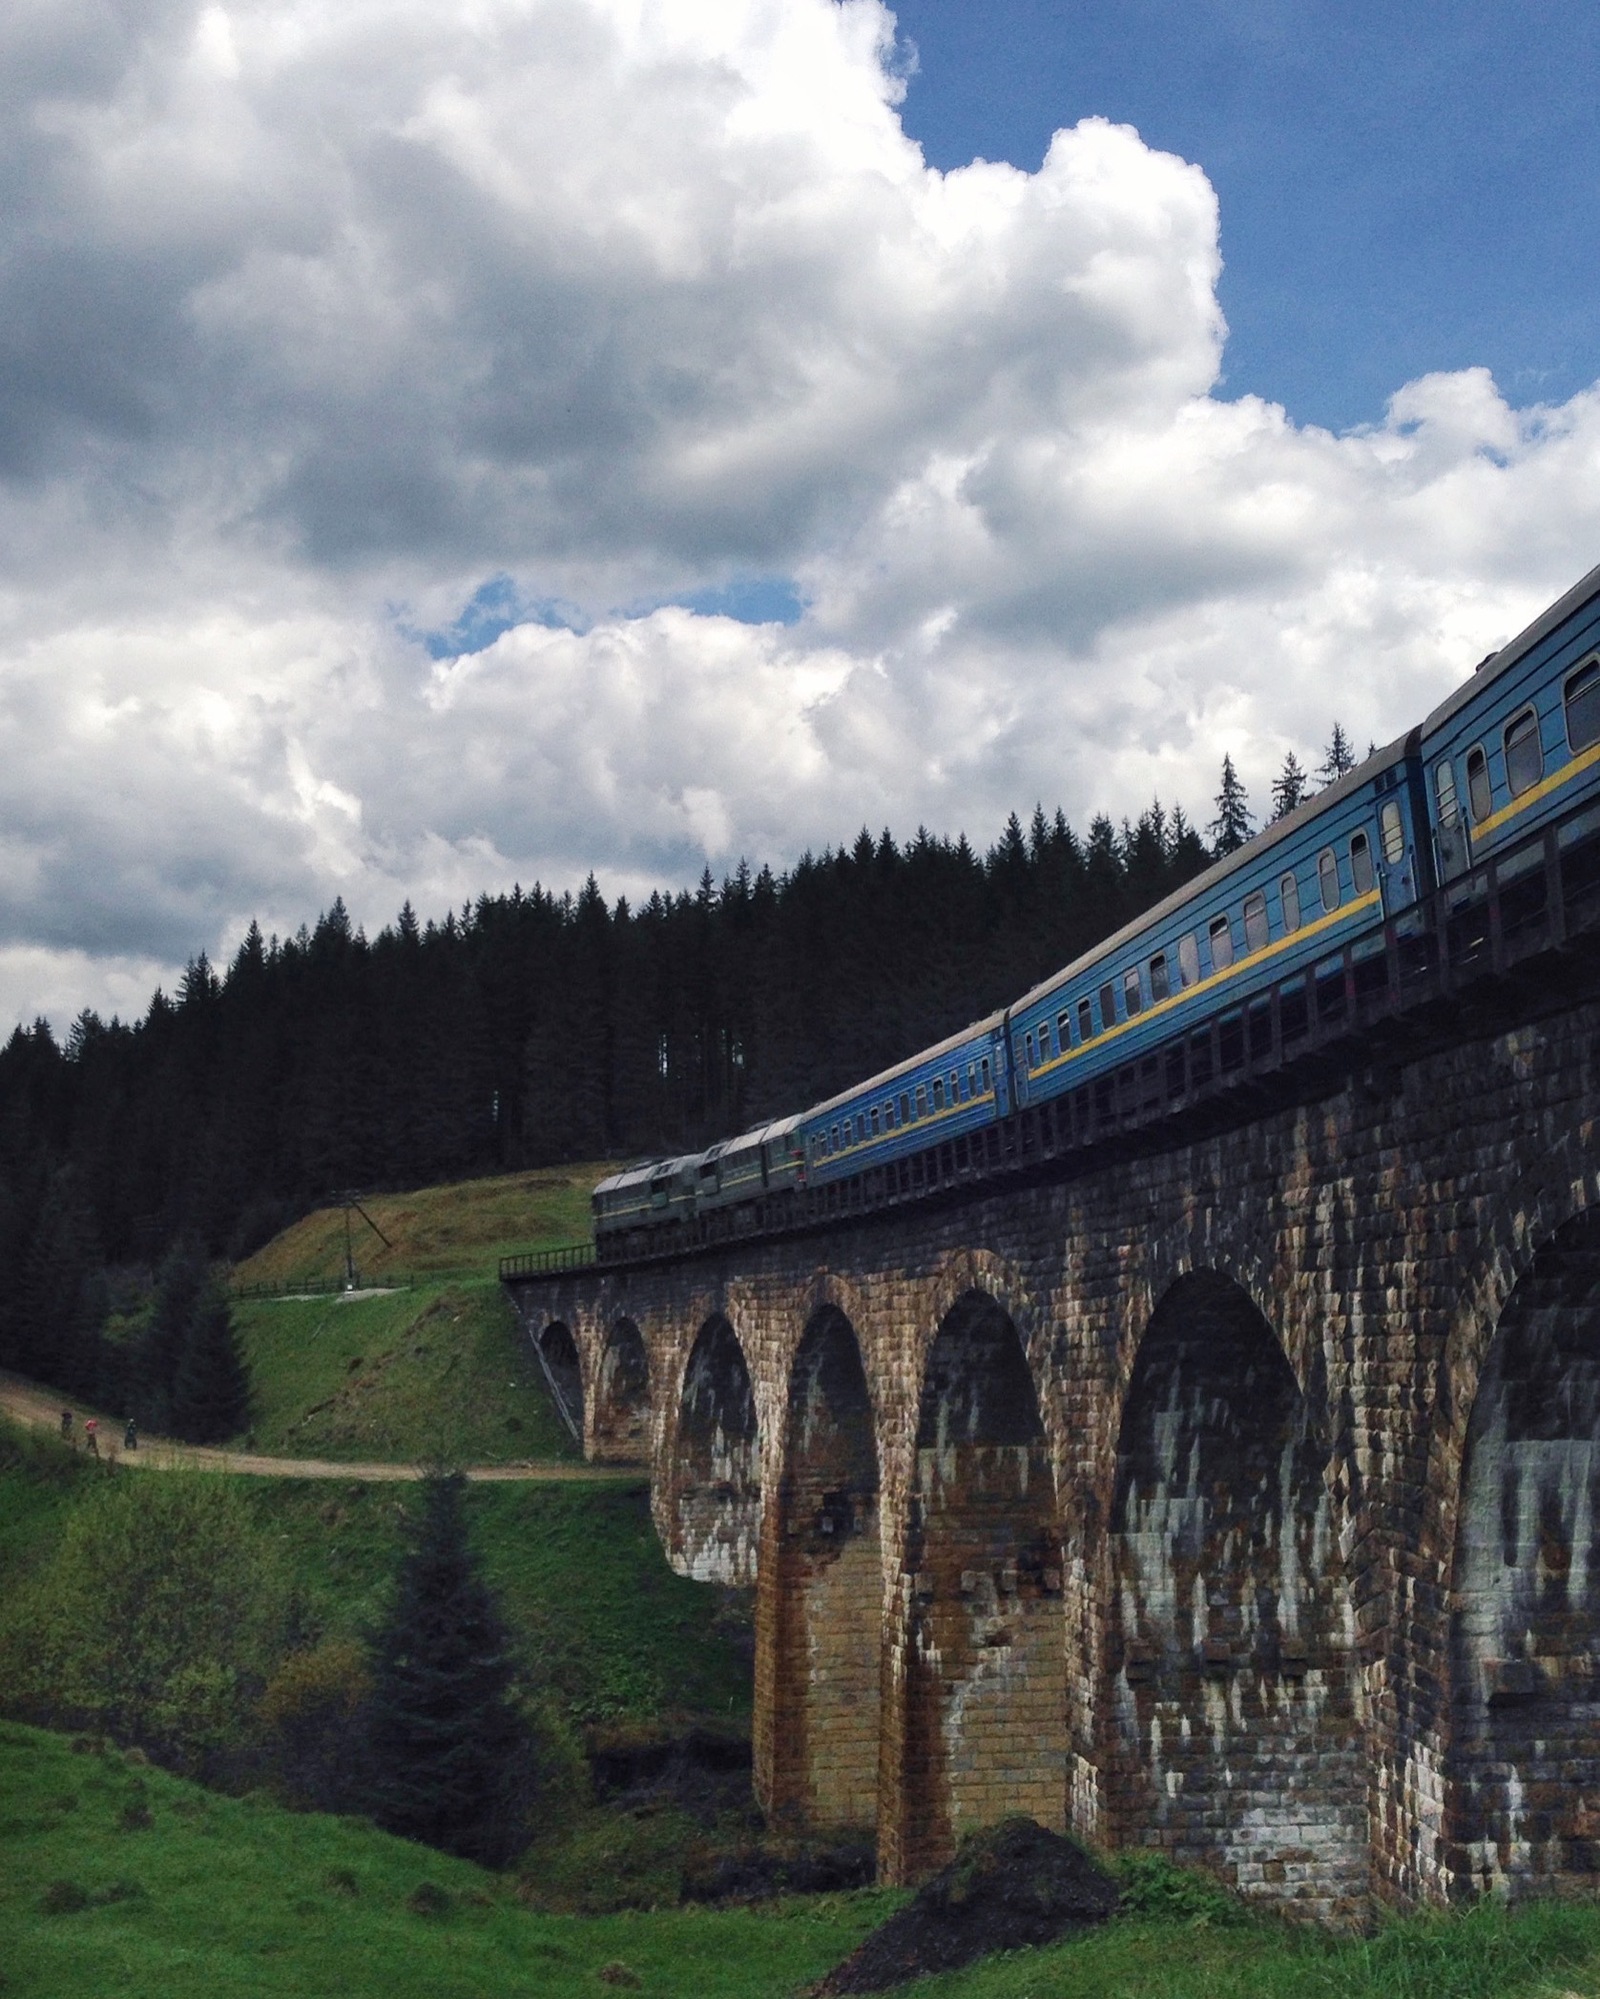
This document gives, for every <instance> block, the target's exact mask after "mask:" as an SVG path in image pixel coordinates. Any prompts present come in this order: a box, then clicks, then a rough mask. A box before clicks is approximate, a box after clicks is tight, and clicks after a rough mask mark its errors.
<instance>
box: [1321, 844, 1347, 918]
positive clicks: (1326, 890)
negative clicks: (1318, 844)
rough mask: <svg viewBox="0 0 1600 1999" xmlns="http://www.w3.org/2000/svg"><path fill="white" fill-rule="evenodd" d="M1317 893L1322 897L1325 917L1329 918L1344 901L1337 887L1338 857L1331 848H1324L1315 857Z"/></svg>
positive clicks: (1341, 891)
mask: <svg viewBox="0 0 1600 1999" xmlns="http://www.w3.org/2000/svg"><path fill="white" fill-rule="evenodd" d="M1317 892H1318V894H1319V895H1320V896H1321V897H1322V909H1323V914H1324V915H1325V916H1331V915H1332V914H1333V912H1334V911H1335V910H1336V909H1337V908H1338V907H1339V904H1340V903H1341V902H1342V901H1343V899H1344V891H1343V889H1342V888H1341V887H1340V885H1339V856H1338V855H1337V854H1336V853H1335V852H1334V851H1333V849H1332V848H1331V847H1324V848H1323V850H1322V852H1321V853H1320V854H1318V856H1317Z"/></svg>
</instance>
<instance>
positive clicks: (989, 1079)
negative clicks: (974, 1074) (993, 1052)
mask: <svg viewBox="0 0 1600 1999" xmlns="http://www.w3.org/2000/svg"><path fill="white" fill-rule="evenodd" d="M993 1088H994V1078H993V1076H991V1075H990V1073H989V1058H988V1056H987V1055H985V1056H984V1058H983V1094H984V1095H985V1096H988V1094H989V1092H990V1091H991V1090H992V1089H993Z"/></svg>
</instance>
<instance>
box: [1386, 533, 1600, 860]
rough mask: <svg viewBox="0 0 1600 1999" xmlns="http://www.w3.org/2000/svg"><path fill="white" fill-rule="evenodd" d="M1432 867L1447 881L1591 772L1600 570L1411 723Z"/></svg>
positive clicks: (1578, 791)
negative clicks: (1416, 731) (1417, 735)
mask: <svg viewBox="0 0 1600 1999" xmlns="http://www.w3.org/2000/svg"><path fill="white" fill-rule="evenodd" d="M1422 759H1423V764H1424V767H1425V783H1426V788H1427V797H1428V810H1429V817H1430V820H1431V822H1432V826H1433V835H1434V846H1435V853H1436V856H1437V865H1438V872H1439V877H1440V879H1441V880H1442V881H1444V882H1451V881H1454V880H1456V879H1457V878H1458V877H1460V876H1462V875H1466V874H1468V873H1470V872H1471V870H1472V869H1474V868H1477V867H1480V866H1481V865H1482V864H1483V862H1484V861H1485V860H1486V859H1488V858H1489V856H1490V855H1492V854H1503V853H1504V852H1505V851H1506V850H1507V849H1508V848H1510V847H1512V846H1515V845H1516V844H1517V843H1518V842H1521V841H1524V840H1525V839H1526V838H1527V836H1528V835H1529V834H1530V833H1534V832H1537V831H1539V830H1540V829H1542V828H1543V827H1545V826H1547V825H1549V824H1551V823H1552V822H1553V821H1555V820H1557V819H1561V818H1565V817H1567V816H1568V815H1570V814H1571V812H1572V811H1573V808H1574V807H1575V806H1578V805H1580V804H1581V802H1582V800H1583V798H1584V797H1585V796H1586V795H1588V794H1590V793H1592V792H1593V791H1594V789H1595V785H1596V783H1597V781H1600V569H1591V570H1590V572H1589V574H1588V575H1587V576H1585V577H1584V578H1583V580H1582V582H1580V583H1578V584H1575V585H1574V587H1573V588H1572V589H1571V590H1569V591H1568V592H1567V594H1566V595H1565V596H1564V597H1562V598H1560V599H1559V600H1558V601H1557V602H1556V603H1554V604H1552V605H1551V607H1550V609H1549V610H1548V611H1546V612H1545V613H1544V614H1543V616H1542V617H1540V618H1537V619H1536V620H1535V621H1534V622H1533V624H1531V625H1530V626H1529V627H1528V629H1527V630H1526V631H1525V632H1522V633H1521V634H1520V635H1519V636H1518V637H1517V638H1514V639H1513V640H1512V641H1511V643H1510V644H1509V645H1507V646H1503V647H1502V648H1501V650H1500V651H1499V652H1497V653H1492V654H1491V655H1490V656H1489V658H1488V659H1486V660H1485V661H1484V662H1483V664H1482V665H1481V666H1480V667H1479V668H1478V670H1477V672H1476V673H1475V674H1474V675H1473V676H1472V678H1471V679H1470V680H1468V681H1467V682H1466V683H1465V684H1464V685H1463V686H1461V687H1458V688H1457V689H1456V691H1455V693H1454V694H1452V695H1451V696H1450V697H1449V699H1448V700H1446V701H1443V702H1441V703H1440V704H1439V706H1438V707H1437V708H1435V709H1434V711H1433V713H1432V714H1431V715H1430V716H1429V717H1428V719H1427V720H1426V721H1425V722H1424V723H1423V725H1422Z"/></svg>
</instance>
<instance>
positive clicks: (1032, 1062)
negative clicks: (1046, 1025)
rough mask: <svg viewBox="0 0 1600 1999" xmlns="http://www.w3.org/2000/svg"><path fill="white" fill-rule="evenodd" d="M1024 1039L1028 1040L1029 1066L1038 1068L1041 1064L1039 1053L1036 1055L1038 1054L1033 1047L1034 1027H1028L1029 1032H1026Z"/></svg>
mask: <svg viewBox="0 0 1600 1999" xmlns="http://www.w3.org/2000/svg"><path fill="white" fill-rule="evenodd" d="M1023 1039H1024V1040H1025V1041H1026V1042H1027V1044H1028V1067H1029V1068H1030V1069H1036V1068H1038V1066H1039V1058H1038V1056H1037V1055H1036V1054H1035V1053H1034V1047H1033V1029H1032V1028H1031V1027H1030V1028H1029V1029H1028V1032H1027V1034H1026V1035H1025V1036H1024V1037H1023Z"/></svg>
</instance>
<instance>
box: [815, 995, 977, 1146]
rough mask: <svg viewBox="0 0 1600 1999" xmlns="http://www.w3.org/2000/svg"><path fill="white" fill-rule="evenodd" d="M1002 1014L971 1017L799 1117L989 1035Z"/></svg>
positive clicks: (828, 1108) (819, 1111)
mask: <svg viewBox="0 0 1600 1999" xmlns="http://www.w3.org/2000/svg"><path fill="white" fill-rule="evenodd" d="M1005 1017H1006V1016H1005V1009H1004V1008H1003V1007H1002V1008H1001V1009H1000V1011H999V1012H997V1013H987V1014H985V1015H984V1017H983V1019H982V1020H975V1021H973V1022H972V1024H971V1025H970V1026H969V1027H963V1028H962V1029H961V1031H960V1033H959V1034H947V1035H946V1036H945V1038H944V1040H943V1041H936V1042H934V1044H933V1046H932V1047H931V1048H921V1049H919V1050H918V1051H917V1053H916V1054H915V1055H908V1056H907V1057H906V1059H905V1060H904V1061H903V1062H896V1063H895V1065H894V1067H893V1068H891V1069H880V1070H879V1071H878V1073H877V1075H875V1076H868V1077H867V1079H866V1081H865V1082H863V1083H852V1084H851V1086H850V1088H849V1089H848V1090H841V1091H840V1092H839V1094H838V1095H837V1096H834V1097H825V1098H824V1099H823V1100H822V1102H821V1103H820V1104H813V1105H812V1106H811V1108H810V1110H808V1111H802V1112H801V1117H802V1118H805V1119H810V1118H814V1117H825V1116H826V1115H827V1114H828V1112H829V1111H832V1110H837V1109H838V1107H839V1106H840V1105H841V1104H848V1103H853V1102H854V1101H855V1099H856V1098H857V1097H859V1096H860V1095H861V1094H862V1092H863V1091H867V1090H879V1089H882V1088H883V1087H884V1085H885V1084H888V1083H894V1082H898V1081H899V1079H900V1078H901V1077H902V1076H905V1075H909V1074H910V1072H911V1071H912V1070H913V1069H918V1068H920V1067H921V1066H922V1064H923V1063H924V1062H932V1061H933V1060H935V1059H936V1057H938V1056H940V1055H947V1054H949V1053H950V1051H951V1050H952V1049H954V1048H964V1047H965V1046H966V1044H967V1043H968V1042H969V1041H973V1040H975V1039H976V1038H977V1037H978V1036H979V1035H986V1034H991V1033H992V1032H993V1031H994V1029H995V1028H997V1027H998V1026H999V1025H1000V1023H1001V1022H1002V1021H1003V1020H1004V1019H1005Z"/></svg>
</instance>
